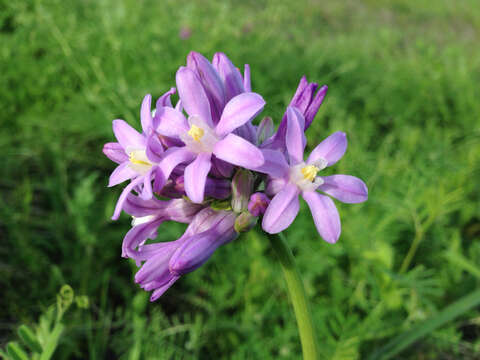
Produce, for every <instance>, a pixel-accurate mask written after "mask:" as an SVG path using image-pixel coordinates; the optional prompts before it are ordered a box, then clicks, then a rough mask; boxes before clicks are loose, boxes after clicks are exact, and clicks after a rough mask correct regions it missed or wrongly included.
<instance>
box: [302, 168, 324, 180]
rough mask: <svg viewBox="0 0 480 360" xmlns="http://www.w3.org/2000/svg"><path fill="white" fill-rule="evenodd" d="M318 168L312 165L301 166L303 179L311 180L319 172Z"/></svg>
mask: <svg viewBox="0 0 480 360" xmlns="http://www.w3.org/2000/svg"><path fill="white" fill-rule="evenodd" d="M319 170H320V169H319V168H318V167H316V166H314V165H307V166H304V167H303V168H302V170H301V171H302V175H303V178H304V179H305V180H309V181H313V180H315V176H317V173H318V172H319Z"/></svg>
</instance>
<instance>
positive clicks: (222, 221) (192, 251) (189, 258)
mask: <svg viewBox="0 0 480 360" xmlns="http://www.w3.org/2000/svg"><path fill="white" fill-rule="evenodd" d="M235 218H236V215H235V214H234V213H232V212H227V211H221V212H219V213H218V214H217V215H215V216H214V223H213V224H212V225H211V227H210V228H209V229H208V230H207V231H203V232H201V233H199V234H195V235H193V236H192V237H190V238H189V239H188V240H186V241H185V242H184V243H183V245H182V246H181V247H179V248H178V249H177V250H176V251H175V253H174V254H173V255H172V257H171V259H170V263H169V269H170V271H171V272H172V273H173V274H175V275H182V274H185V273H188V272H191V271H193V270H195V269H197V268H198V267H200V266H201V265H203V264H204V263H205V261H207V260H208V259H209V258H210V256H211V255H212V254H213V253H214V252H215V250H216V249H217V248H218V247H219V246H221V245H223V244H225V243H227V242H229V241H232V240H233V239H235V238H236V237H237V236H238V234H237V233H236V232H235V230H234V223H235Z"/></svg>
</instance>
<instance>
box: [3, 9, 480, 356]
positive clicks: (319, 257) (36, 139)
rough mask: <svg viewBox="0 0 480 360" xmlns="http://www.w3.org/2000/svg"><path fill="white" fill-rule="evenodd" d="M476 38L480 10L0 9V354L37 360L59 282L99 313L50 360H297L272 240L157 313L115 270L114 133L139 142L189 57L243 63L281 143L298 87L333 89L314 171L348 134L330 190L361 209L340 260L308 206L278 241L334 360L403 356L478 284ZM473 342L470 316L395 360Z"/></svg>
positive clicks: (70, 318)
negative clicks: (35, 345) (34, 341)
mask: <svg viewBox="0 0 480 360" xmlns="http://www.w3.org/2000/svg"><path fill="white" fill-rule="evenodd" d="M182 32H183V35H188V36H187V38H185V39H184V38H183V37H185V36H180V35H181V33H182ZM479 35H480V3H479V2H478V1H477V0H470V1H469V0H457V1H455V0H451V1H446V0H436V1H429V0H416V1H413V0H412V1H402V0H396V1H393V0H392V1H374V0H363V1H354V0H346V1H334V0H329V1H314V0H298V1H295V2H293V1H288V2H287V1H273V0H270V1H243V2H236V1H213V0H208V1H207V0H203V1H186V0H168V1H138V0H126V1H114V0H102V1H93V0H85V1H51V0H45V1H13V2H12V1H6V0H0V109H1V113H0V122H1V123H0V124H1V127H0V153H1V154H2V156H1V165H0V169H1V177H0V189H1V196H0V238H1V242H0V275H1V276H0V287H1V290H0V291H1V296H0V319H1V320H0V347H1V348H3V349H4V348H5V346H6V344H7V342H8V341H11V340H14V341H17V342H21V340H20V339H19V338H18V336H17V334H16V329H17V328H18V326H19V325H20V324H27V325H28V326H30V327H31V328H32V329H33V331H36V332H37V334H38V336H39V338H40V341H43V340H42V336H44V335H41V334H45V333H48V332H49V331H50V330H49V329H48V324H49V321H50V320H51V319H52V318H53V316H54V315H52V313H51V311H53V310H52V306H58V305H55V304H56V302H57V293H58V291H59V289H60V287H61V286H62V285H63V284H69V285H70V286H71V287H72V288H73V290H74V291H75V294H79V295H86V296H87V297H88V299H89V307H88V308H86V309H85V306H77V305H72V306H71V307H70V308H69V310H68V311H67V312H66V313H65V315H64V317H63V319H62V320H61V323H62V324H63V328H62V330H63V331H61V335H60V336H58V347H56V350H55V353H54V356H53V358H54V359H87V358H88V359H117V358H119V359H129V360H134V359H220V358H222V359H223V358H225V359H227V358H229V359H270V358H272V359H273V358H275V359H277V358H279V359H299V358H300V353H301V350H300V343H299V338H298V335H297V329H296V324H295V318H294V315H293V312H292V311H291V307H290V304H289V300H288V296H287V293H286V289H285V284H284V280H283V277H282V274H281V270H280V267H279V264H278V263H277V261H276V259H275V256H274V254H273V252H272V250H271V249H270V247H269V244H268V241H266V239H264V238H263V237H262V236H261V234H260V233H257V232H250V233H249V234H248V235H247V236H243V237H241V238H240V239H238V240H237V241H235V242H233V243H231V244H229V245H228V246H225V247H223V248H220V249H219V250H218V251H217V252H216V253H215V254H214V256H213V257H212V259H211V260H210V261H209V262H208V263H207V264H206V265H205V266H203V267H202V268H200V269H199V270H197V271H195V272H194V273H191V274H189V275H187V276H185V277H183V278H182V279H181V280H180V281H178V282H177V283H176V284H175V286H173V287H172V288H171V289H170V290H169V291H168V292H167V293H166V294H165V295H164V296H163V297H162V298H161V299H160V300H159V301H157V302H156V303H149V302H148V294H147V293H145V292H143V291H142V290H140V289H139V288H138V286H137V285H135V284H134V282H133V274H134V272H135V266H134V264H133V263H131V262H129V261H127V260H125V259H122V258H121V257H120V253H121V242H122V238H123V235H124V233H125V232H126V231H127V230H128V229H129V226H130V225H129V222H130V220H129V218H128V217H127V216H126V215H122V218H121V220H120V221H118V222H116V223H113V222H112V221H110V216H111V214H112V211H113V207H114V204H115V201H116V198H117V196H118V195H119V193H120V191H121V187H116V188H114V189H107V187H106V185H107V181H108V176H109V174H110V172H111V171H112V170H113V168H114V164H113V163H112V162H110V161H109V160H108V159H106V158H105V157H104V156H103V154H102V152H101V149H102V145H103V143H105V142H108V141H113V139H114V137H113V134H112V130H111V120H113V119H115V118H123V119H125V120H127V121H128V122H129V123H130V124H132V125H133V126H135V127H136V128H139V127H140V123H139V107H140V103H141V100H142V98H143V96H144V95H145V94H146V93H151V94H152V95H153V96H154V97H158V96H159V95H160V94H162V93H163V92H165V91H166V90H167V89H169V88H170V87H171V86H172V85H173V84H174V75H175V71H176V69H177V68H178V67H179V66H180V65H183V64H185V61H186V60H185V59H186V56H187V54H188V52H189V51H190V50H196V51H199V52H201V53H203V54H205V55H206V56H207V57H209V58H211V56H212V55H213V53H214V52H216V51H223V52H225V53H226V54H227V55H228V56H229V57H230V58H231V59H232V61H233V62H234V63H235V64H236V65H237V66H239V67H243V64H244V63H249V64H250V66H251V69H252V80H253V89H254V91H257V92H259V93H261V94H262V95H263V96H264V98H265V99H266V100H267V106H266V109H265V112H264V113H265V114H266V115H271V116H272V117H273V118H274V119H275V120H276V121H277V123H278V120H279V119H280V118H281V115H282V114H283V111H284V109H285V106H286V105H287V104H288V102H289V100H290V98H291V96H292V95H293V93H294V92H295V89H296V86H297V83H298V81H299V79H300V77H301V76H302V75H303V74H305V75H307V78H308V79H309V80H310V81H315V82H318V83H320V84H328V86H329V92H328V94H327V97H326V100H325V102H324V104H323V106H322V107H321V109H320V111H319V114H318V115H317V117H316V119H315V121H314V124H313V126H312V127H311V128H310V130H309V131H308V140H309V145H308V147H309V148H308V149H307V151H309V150H311V149H312V148H313V146H314V145H315V144H317V143H318V142H319V141H321V139H323V138H324V137H326V136H327V135H329V134H330V133H332V132H333V131H337V130H342V131H345V132H347V134H348V138H349V148H348V151H347V154H346V156H345V157H344V159H343V160H342V161H340V162H339V163H338V164H337V165H336V166H335V170H336V171H335V172H337V173H346V174H352V175H356V176H359V177H361V178H362V179H364V180H365V181H366V183H367V185H368V187H369V191H370V197H369V200H368V202H367V203H365V204H359V205H344V204H341V203H338V202H337V206H338V208H339V211H340V214H341V218H342V225H343V231H342V236H341V238H340V240H339V242H338V243H337V244H335V245H329V244H327V243H326V242H324V241H322V240H321V239H320V238H319V236H318V234H317V232H316V231H315V228H314V225H313V221H312V219H311V215H310V213H309V211H308V209H306V207H303V208H302V211H301V216H299V217H298V218H297V220H296V221H295V223H294V224H293V225H292V226H291V227H290V228H289V229H288V231H287V233H286V235H287V238H288V242H289V244H290V246H291V247H292V248H293V251H294V254H295V256H296V258H297V261H298V265H299V268H300V271H301V273H302V275H303V277H304V281H305V285H306V289H307V293H308V296H309V298H310V299H311V302H312V306H313V316H314V319H315V323H316V326H317V330H318V335H319V342H320V344H321V349H322V358H325V359H368V358H369V356H371V355H372V354H374V353H375V351H380V356H384V358H388V357H389V356H390V357H392V356H393V355H388V354H387V353H386V352H384V351H383V350H382V346H383V345H385V344H386V343H388V341H391V340H392V339H395V337H396V336H398V335H399V334H402V333H405V332H407V331H409V330H411V329H416V326H422V324H424V323H425V321H426V322H427V323H428V322H429V321H432V319H434V321H435V319H437V320H438V318H439V316H442V314H444V313H442V312H441V311H442V310H443V309H445V308H446V307H447V306H448V305H450V304H452V303H454V302H455V301H457V300H459V299H461V298H462V297H465V296H468V294H471V293H473V292H474V291H476V290H477V289H478V285H479V284H480V242H479V240H480V192H479V180H480V121H479V120H480V116H479V115H480V101H479V95H480V94H479V83H480V38H479ZM181 231H182V227H180V226H176V225H171V226H165V227H164V231H162V232H161V239H162V240H171V239H174V238H176V237H177V236H178V235H179V234H180V233H181ZM407 254H410V255H407ZM475 301H476V300H475V299H474V302H475ZM456 306H457V305H455V306H454V308H455V307H456ZM49 309H50V310H49ZM458 309H459V307H458ZM49 319H50V320H49ZM52 321H53V320H52ZM42 329H43V330H42ZM42 331H43V332H42ZM479 336H480V308H479V307H478V306H477V307H475V306H470V307H469V308H468V310H467V311H460V310H459V316H456V317H454V318H452V319H450V320H449V321H446V322H445V323H443V324H442V326H439V327H437V328H436V329H435V330H433V331H427V333H426V336H425V337H423V338H421V339H419V340H418V341H417V342H416V343H413V344H410V345H409V346H404V347H403V348H402V349H401V351H400V352H399V353H398V354H396V355H395V357H394V358H396V359H478V358H480V338H479ZM21 346H22V347H23V348H24V349H25V350H26V349H27V347H25V345H21ZM54 348H55V346H54ZM377 354H378V353H377Z"/></svg>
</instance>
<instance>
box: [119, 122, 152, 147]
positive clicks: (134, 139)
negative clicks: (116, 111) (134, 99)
mask: <svg viewBox="0 0 480 360" xmlns="http://www.w3.org/2000/svg"><path fill="white" fill-rule="evenodd" d="M112 127H113V133H114V134H115V137H116V138H117V140H118V142H119V143H120V145H122V147H123V149H125V150H126V149H127V148H128V147H132V148H143V147H145V137H144V136H142V134H140V133H139V132H138V131H137V130H135V129H134V128H133V127H131V126H130V125H128V124H127V123H126V122H125V121H124V120H113V125H112Z"/></svg>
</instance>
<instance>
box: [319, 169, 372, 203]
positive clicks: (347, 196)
mask: <svg viewBox="0 0 480 360" xmlns="http://www.w3.org/2000/svg"><path fill="white" fill-rule="evenodd" d="M322 179H323V181H324V183H323V184H322V185H320V186H319V187H318V188H317V190H320V191H323V192H324V193H326V194H328V195H330V196H332V197H334V198H335V199H337V200H340V201H341V202H344V203H348V204H356V203H361V202H364V201H366V200H367V199H368V188H367V185H365V183H364V182H363V181H362V180H360V179H359V178H357V177H355V176H351V175H331V176H325V177H322Z"/></svg>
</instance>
